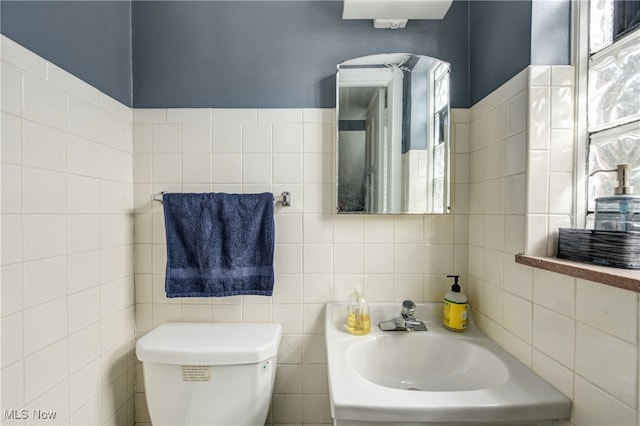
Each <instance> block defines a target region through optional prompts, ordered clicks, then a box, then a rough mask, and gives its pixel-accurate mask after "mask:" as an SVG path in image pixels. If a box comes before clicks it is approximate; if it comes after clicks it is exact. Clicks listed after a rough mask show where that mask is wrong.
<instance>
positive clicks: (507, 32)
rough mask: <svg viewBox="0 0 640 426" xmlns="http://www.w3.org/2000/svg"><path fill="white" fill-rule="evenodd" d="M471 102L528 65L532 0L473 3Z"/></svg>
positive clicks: (471, 23)
mask: <svg viewBox="0 0 640 426" xmlns="http://www.w3.org/2000/svg"><path fill="white" fill-rule="evenodd" d="M469 34H470V36H469V52H470V54H469V63H470V70H469V74H470V76H471V80H470V87H471V91H470V101H471V102H470V105H474V104H475V103H477V102H478V101H480V100H481V99H482V98H484V97H485V96H486V95H488V94H489V93H491V92H493V91H494V90H495V89H497V88H498V87H500V86H501V85H502V84H503V83H505V82H506V81H508V80H509V79H510V78H511V77H513V76H514V75H516V74H518V73H519V72H520V71H522V70H523V69H524V68H526V67H527V66H528V65H530V62H529V59H530V57H531V0H516V1H480V0H473V1H470V2H469Z"/></svg>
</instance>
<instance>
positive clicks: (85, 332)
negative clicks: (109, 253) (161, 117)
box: [2, 37, 134, 424]
mask: <svg viewBox="0 0 640 426" xmlns="http://www.w3.org/2000/svg"><path fill="white" fill-rule="evenodd" d="M2 60H3V69H2V71H3V72H2V75H3V78H2V79H3V99H2V110H3V112H2V114H3V117H2V124H3V126H2V127H3V132H2V169H3V178H2V184H3V188H2V189H3V191H2V192H3V204H5V205H4V206H3V215H2V231H3V236H2V241H3V253H2V263H3V265H4V266H3V269H2V281H3V287H2V301H3V306H2V322H3V327H5V326H9V325H10V326H11V332H9V331H8V330H6V329H5V330H3V333H2V334H3V344H2V347H3V362H4V363H3V365H2V368H3V369H2V377H3V391H6V390H7V389H6V388H5V384H6V383H11V392H3V401H2V403H3V407H8V408H16V409H21V408H27V409H32V408H35V409H42V408H49V409H53V410H54V411H56V422H58V423H60V424H64V423H73V420H72V419H90V418H98V419H100V422H101V421H102V419H103V418H112V417H113V416H114V414H115V412H116V410H119V411H122V410H123V408H124V411H122V412H124V413H125V414H126V413H128V412H129V410H131V413H133V411H132V410H133V389H131V390H127V389H125V390H124V392H123V393H122V394H121V395H119V399H120V402H121V404H120V405H118V407H114V408H113V411H112V410H106V411H105V412H102V409H103V407H102V404H99V405H97V406H96V405H93V406H90V407H91V408H92V409H94V410H97V412H95V413H92V414H93V415H87V414H90V413H89V412H88V411H90V410H88V411H87V407H88V405H83V404H84V403H85V402H89V401H90V399H91V398H93V397H94V396H95V397H96V398H97V399H98V400H100V401H101V400H102V399H103V393H105V392H107V393H108V392H109V388H108V387H109V385H110V382H111V381H112V380H113V379H115V378H114V377H112V378H109V377H107V378H105V376H104V374H103V372H102V370H103V365H102V364H103V359H102V357H103V351H102V338H101V337H102V336H101V334H102V333H101V330H100V327H99V325H100V322H101V321H102V317H101V312H102V311H103V306H102V305H101V302H100V301H101V300H103V301H104V302H106V303H107V305H106V307H108V309H109V310H111V311H114V310H119V311H126V310H130V311H131V312H132V308H133V298H132V297H125V298H122V297H116V298H115V299H113V298H110V297H105V296H106V294H101V291H100V286H102V285H107V286H110V285H115V284H109V283H107V282H103V281H101V275H102V274H101V268H103V267H104V268H109V267H111V266H115V265H117V266H115V268H113V269H114V270H116V271H118V274H119V275H120V276H121V277H123V278H122V280H121V281H118V282H119V283H120V285H119V291H118V292H116V293H115V294H117V295H121V294H122V291H123V290H124V289H128V290H127V294H129V293H130V294H133V280H132V278H133V275H132V274H133V270H132V268H131V260H127V259H131V258H132V254H133V245H132V243H133V229H132V227H131V226H127V225H126V221H125V220H120V218H122V219H124V218H127V217H129V214H130V212H131V211H132V209H133V191H132V188H133V176H132V174H133V163H132V155H131V153H132V151H133V141H132V120H131V110H130V109H129V108H127V107H125V106H123V105H121V104H119V103H118V102H116V101H113V100H109V98H108V97H106V96H104V95H103V94H101V93H100V92H99V91H97V90H96V89H94V88H92V87H91V86H89V85H88V84H87V83H84V82H82V81H81V80H79V79H77V78H76V77H73V76H72V75H71V74H68V73H67V72H66V71H64V70H62V69H60V68H58V67H56V66H54V65H52V64H50V63H48V62H46V61H45V60H44V59H42V58H40V57H38V56H36V55H34V54H33V53H31V52H29V51H28V50H26V49H24V48H22V47H21V46H19V45H17V44H16V43H14V42H12V41H10V40H9V39H7V38H6V37H2ZM104 144H107V145H104ZM103 179H110V180H111V182H109V184H105V183H104V181H103ZM10 188H13V189H14V190H12V191H8V189H10ZM128 188H131V189H128ZM109 191H113V192H115V194H110V193H109ZM105 201H109V202H111V201H113V202H114V203H113V204H109V205H108V208H105V205H104V203H105ZM7 204H10V206H9V205H7ZM105 213H108V216H103V215H104V214H105ZM5 242H6V243H9V242H10V243H11V245H10V246H8V245H5ZM103 243H105V244H107V245H111V246H114V247H113V248H112V250H113V249H115V245H118V249H117V253H118V256H119V259H118V260H119V261H118V262H113V265H112V264H110V263H108V262H107V263H105V262H104V260H105V259H106V258H105V256H104V255H103V253H102V252H103V250H104V249H105V248H106V246H103V245H102V244H103ZM107 258H108V257H107ZM114 260H115V259H114ZM125 276H128V280H124V277H125ZM107 288H110V287H107ZM109 294H111V293H109ZM112 302H113V303H112ZM18 318H19V320H18ZM96 327H97V328H96ZM96 330H97V333H96ZM16 333H18V334H19V336H18V335H16ZM113 335H114V336H116V338H115V344H114V347H119V346H120V345H124V346H125V347H126V348H127V349H126V350H125V352H124V353H126V352H127V351H129V352H130V351H131V350H132V342H133V338H134V332H133V325H132V324H130V326H129V327H128V328H119V329H114V333H113ZM129 359H130V361H133V359H132V358H129ZM104 362H105V363H106V362H108V361H107V360H106V358H105V360H104ZM89 366H91V367H89ZM133 367H134V364H133V363H132V362H128V363H125V368H124V373H123V374H124V376H125V377H126V376H127V374H126V373H127V370H130V369H131V368H133ZM107 368H108V367H107ZM80 370H82V372H81V373H79V374H76V375H74V373H77V372H79V371H80ZM7 379H8V380H9V382H6V380H7ZM9 393H11V394H12V397H11V398H7V397H5V395H8V394H9ZM96 398H93V399H96ZM7 403H8V404H9V405H6V404H7ZM127 405H128V406H129V407H130V408H128V407H127ZM81 412H82V413H84V414H83V415H80V413H81ZM127 418H128V414H127V415H126V416H124V417H122V419H124V422H123V423H128V420H127ZM85 424H89V423H85ZM92 424H95V423H92Z"/></svg>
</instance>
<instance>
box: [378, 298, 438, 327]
mask: <svg viewBox="0 0 640 426" xmlns="http://www.w3.org/2000/svg"><path fill="white" fill-rule="evenodd" d="M415 310H416V304H415V303H413V301H411V300H405V301H404V302H402V309H401V310H400V316H399V317H396V318H392V319H390V320H386V321H380V322H378V327H380V330H382V331H427V326H426V325H424V322H422V321H420V320H418V319H415V318H414V317H413V313H414V312H415Z"/></svg>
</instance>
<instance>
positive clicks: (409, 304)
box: [400, 300, 416, 319]
mask: <svg viewBox="0 0 640 426" xmlns="http://www.w3.org/2000/svg"><path fill="white" fill-rule="evenodd" d="M415 310H416V304H415V303H413V301H411V300H405V301H404V302H402V311H401V312H400V313H401V315H402V318H404V319H407V318H412V317H413V312H414V311H415Z"/></svg>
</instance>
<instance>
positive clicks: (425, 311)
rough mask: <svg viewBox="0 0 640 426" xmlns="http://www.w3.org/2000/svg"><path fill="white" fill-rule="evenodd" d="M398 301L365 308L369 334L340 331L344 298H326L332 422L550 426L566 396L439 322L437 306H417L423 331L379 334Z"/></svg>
mask: <svg viewBox="0 0 640 426" xmlns="http://www.w3.org/2000/svg"><path fill="white" fill-rule="evenodd" d="M400 306H401V302H377V303H372V304H371V305H370V316H371V324H372V327H371V332H370V333H369V334H367V335H364V336H353V335H351V334H348V333H347V332H346V327H345V323H346V311H347V304H346V303H327V305H326V312H325V339H326V348H327V369H328V375H329V396H330V403H331V416H332V417H333V424H334V426H364V425H369V426H397V425H410V426H422V425H429V426H435V425H438V426H443V425H446V426H463V425H485V426H486V425H492V426H493V425H528V426H533V425H536V426H551V425H555V424H556V421H557V420H558V419H568V418H569V417H570V415H571V400H570V399H569V398H567V397H566V396H565V395H563V394H562V393H560V392H559V391H558V390H557V389H555V388H554V387H553V386H551V385H550V384H549V383H547V382H546V381H544V380H543V379H542V378H541V377H539V376H538V375H536V374H535V373H534V372H533V371H531V369H529V368H528V367H527V366H525V365H524V364H522V363H521V362H520V361H518V360H517V359H516V358H515V357H513V356H512V355H511V354H509V353H508V352H506V351H505V350H504V349H502V348H501V347H500V346H499V345H497V344H496V343H495V342H494V341H492V340H491V339H490V338H489V337H487V336H486V335H485V334H483V333H482V332H481V331H480V330H479V329H478V328H477V327H476V326H475V323H474V321H473V316H472V315H471V314H469V317H468V328H467V330H466V331H465V332H464V333H453V332H450V331H448V330H446V329H445V328H444V327H443V326H442V303H417V304H416V311H415V317H416V318H418V319H420V320H422V321H424V323H425V325H426V326H427V328H428V331H381V330H380V329H379V328H378V327H377V324H378V322H379V321H381V320H388V319H390V318H394V317H396V316H397V315H398V314H399V312H400Z"/></svg>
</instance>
